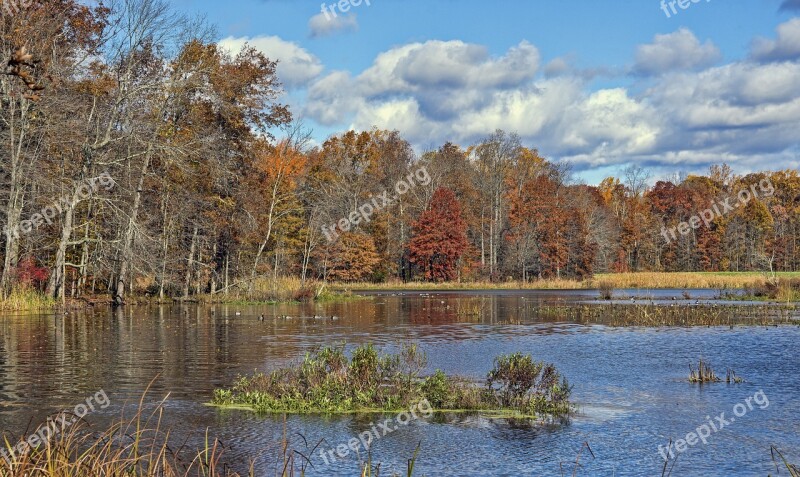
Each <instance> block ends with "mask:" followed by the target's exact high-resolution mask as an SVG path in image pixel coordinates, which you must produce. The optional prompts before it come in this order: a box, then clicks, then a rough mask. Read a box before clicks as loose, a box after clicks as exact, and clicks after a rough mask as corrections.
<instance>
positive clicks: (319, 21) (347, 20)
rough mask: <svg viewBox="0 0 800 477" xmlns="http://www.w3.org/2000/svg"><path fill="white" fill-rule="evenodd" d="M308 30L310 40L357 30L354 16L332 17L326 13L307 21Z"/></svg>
mask: <svg viewBox="0 0 800 477" xmlns="http://www.w3.org/2000/svg"><path fill="white" fill-rule="evenodd" d="M308 29H309V31H310V32H311V33H310V34H311V37H312V38H318V37H323V36H329V35H333V34H335V33H341V32H345V31H356V30H358V20H357V18H356V15H355V14H349V15H342V14H338V15H336V16H333V15H332V14H330V13H328V14H327V15H326V14H324V13H318V14H316V15H314V16H313V17H311V20H309V21H308Z"/></svg>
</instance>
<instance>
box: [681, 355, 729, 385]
mask: <svg viewBox="0 0 800 477" xmlns="http://www.w3.org/2000/svg"><path fill="white" fill-rule="evenodd" d="M720 381H722V380H721V379H720V378H719V377H718V376H717V375H716V374H714V370H713V369H712V368H711V366H710V365H709V364H708V363H706V362H704V361H703V359H702V358H701V359H700V364H699V365H698V366H697V369H695V367H694V366H693V365H691V364H690V365H689V382H690V383H700V384H702V383H718V382H720Z"/></svg>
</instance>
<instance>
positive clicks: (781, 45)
mask: <svg viewBox="0 0 800 477" xmlns="http://www.w3.org/2000/svg"><path fill="white" fill-rule="evenodd" d="M798 1H800V0H798ZM777 32H778V38H777V39H775V40H768V39H766V38H757V39H756V40H755V41H754V42H753V46H752V49H751V53H750V56H751V57H752V58H753V59H755V60H756V61H762V62H768V61H786V60H797V59H800V18H793V19H792V20H789V21H788V22H786V23H782V24H780V25H778V28H777Z"/></svg>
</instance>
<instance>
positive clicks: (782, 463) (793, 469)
mask: <svg viewBox="0 0 800 477" xmlns="http://www.w3.org/2000/svg"><path fill="white" fill-rule="evenodd" d="M770 454H771V455H772V462H773V463H774V464H775V472H776V473H780V467H786V470H787V471H789V477H800V467H798V466H797V465H794V464H791V463H789V461H788V460H787V459H786V457H784V456H783V454H782V453H781V451H779V450H778V448H777V447H775V446H772V447H771V448H770Z"/></svg>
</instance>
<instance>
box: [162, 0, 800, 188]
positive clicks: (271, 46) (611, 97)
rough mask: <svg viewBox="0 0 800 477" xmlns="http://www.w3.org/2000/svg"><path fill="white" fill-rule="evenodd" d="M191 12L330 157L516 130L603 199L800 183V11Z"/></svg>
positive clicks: (598, 0)
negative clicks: (253, 52) (263, 78)
mask: <svg viewBox="0 0 800 477" xmlns="http://www.w3.org/2000/svg"><path fill="white" fill-rule="evenodd" d="M173 3H174V4H175V5H176V7H177V8H178V9H180V10H182V11H185V12H188V13H192V14H201V15H204V16H206V17H207V18H208V20H209V21H210V22H211V23H213V24H215V25H216V28H217V32H218V40H219V43H220V45H221V46H223V47H224V48H226V49H230V50H231V51H234V50H237V49H238V48H240V47H241V46H242V45H244V44H246V43H249V44H250V45H251V46H253V47H255V48H257V49H259V50H261V51H263V52H264V53H265V54H266V55H267V56H268V57H269V58H271V59H274V60H278V61H279V63H278V75H279V77H280V79H281V81H282V83H283V87H284V90H285V93H284V95H283V96H282V98H281V102H283V103H285V104H288V105H289V106H290V108H291V110H292V112H293V114H294V116H295V118H296V119H299V120H302V121H303V123H304V124H305V125H306V126H307V127H308V128H310V129H312V130H313V135H314V139H315V140H316V141H317V142H319V143H321V142H322V141H324V140H325V139H326V138H327V137H328V136H330V135H332V134H338V133H341V132H343V131H346V130H348V129H355V130H359V131H361V130H370V129H372V128H373V127H377V128H379V129H388V130H398V131H399V132H400V133H401V134H402V136H403V137H404V138H405V139H406V140H408V141H409V142H410V143H411V144H412V146H413V147H414V149H415V151H417V152H418V153H422V152H424V151H427V150H433V149H437V148H438V147H440V146H441V145H442V144H444V143H445V142H447V141H450V142H453V143H456V144H459V145H462V146H469V145H471V144H475V143H477V142H479V141H480V140H481V139H483V138H485V137H486V136H488V135H489V134H491V133H492V132H494V131H495V130H496V129H503V130H505V131H507V132H515V133H517V134H519V135H520V137H521V138H522V142H523V145H525V146H527V147H530V148H535V149H538V150H539V153H540V155H542V156H543V157H546V158H548V159H550V160H553V161H565V162H568V163H569V164H571V166H572V169H573V171H574V173H575V176H576V178H577V179H578V180H580V181H584V182H587V183H590V184H597V183H599V182H600V180H602V179H603V178H605V177H608V176H612V175H619V173H620V171H621V170H622V169H623V168H625V167H627V166H628V165H639V166H642V167H645V168H647V169H648V171H649V172H650V174H651V175H652V177H653V178H654V179H661V178H668V177H671V176H674V175H675V173H678V172H682V173H704V172H707V170H708V167H709V166H710V165H711V164H719V163H722V162H725V163H727V164H729V165H731V166H732V167H733V168H734V171H736V172H738V173H742V174H744V173H748V172H752V171H760V170H767V169H769V170H778V169H787V168H793V169H797V168H799V167H800V0H664V1H663V2H662V0H605V1H603V0H558V1H556V0H549V1H548V0H519V1H518V0H492V1H488V0H486V1H477V0H458V1H456V0H369V1H367V0H361V1H359V0H343V1H342V2H333V1H327V2H325V3H323V2H321V0H317V1H312V0H229V1H219V0H215V1H211V0H173ZM671 4H672V5H671ZM681 5H683V7H685V8H681ZM323 8H325V11H326V13H322V10H323ZM331 8H333V10H332V9H331Z"/></svg>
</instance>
